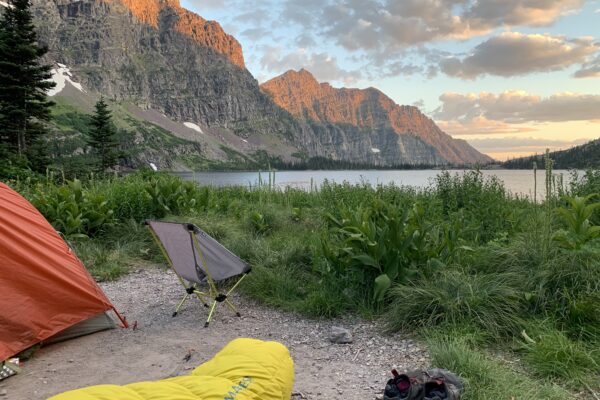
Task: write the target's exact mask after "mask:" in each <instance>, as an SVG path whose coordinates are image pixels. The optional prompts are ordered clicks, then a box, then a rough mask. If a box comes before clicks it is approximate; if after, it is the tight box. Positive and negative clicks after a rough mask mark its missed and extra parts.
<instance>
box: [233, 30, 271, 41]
mask: <svg viewBox="0 0 600 400" xmlns="http://www.w3.org/2000/svg"><path fill="white" fill-rule="evenodd" d="M269 33H270V32H269V31H267V30H266V29H264V28H248V29H245V30H243V31H241V32H240V35H241V36H244V37H247V38H248V39H250V40H253V41H258V40H259V39H260V38H262V37H264V36H266V35H268V34H269Z"/></svg>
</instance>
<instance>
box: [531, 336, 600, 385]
mask: <svg viewBox="0 0 600 400" xmlns="http://www.w3.org/2000/svg"><path fill="white" fill-rule="evenodd" d="M533 341H534V342H533V343H527V344H526V345H525V356H524V359H525V361H526V363H527V365H528V366H529V367H530V368H531V369H532V371H533V372H535V374H537V375H539V376H541V377H543V378H561V379H563V380H564V382H566V383H567V384H569V385H570V386H572V387H579V386H580V385H581V382H584V381H585V380H587V379H590V377H591V376H593V375H594V374H597V373H599V372H600V365H598V364H597V361H596V360H598V359H599V358H598V356H599V353H598V352H599V351H600V350H598V349H591V348H589V347H588V346H586V345H583V344H582V343H581V342H577V341H572V340H570V339H569V338H568V337H567V336H566V335H565V334H564V333H562V332H559V331H557V330H549V331H547V332H544V333H543V334H541V335H540V336H535V335H534V336H533Z"/></svg>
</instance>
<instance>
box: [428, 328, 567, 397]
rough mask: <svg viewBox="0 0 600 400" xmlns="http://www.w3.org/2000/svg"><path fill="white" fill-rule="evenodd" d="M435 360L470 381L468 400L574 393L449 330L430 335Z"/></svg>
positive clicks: (441, 366)
mask: <svg viewBox="0 0 600 400" xmlns="http://www.w3.org/2000/svg"><path fill="white" fill-rule="evenodd" d="M427 347H428V349H429V353H430V355H431V358H432V362H433V363H434V364H435V365H436V366H439V367H440V368H447V369H449V370H451V371H454V372H455V373H457V374H459V375H460V376H461V377H462V378H463V380H464V381H465V383H466V390H465V394H464V399H465V400H489V399H515V400H530V399H544V400H566V399H572V398H573V395H572V394H571V393H569V392H568V391H566V390H565V389H562V388H560V387H559V386H555V385H552V384H550V383H546V382H541V381H537V380H535V379H532V378H531V377H529V376H527V375H526V374H525V373H524V372H523V371H518V370H514V369H513V368H511V367H510V366H509V365H507V364H505V363H504V362H502V361H499V360H498V359H494V358H492V357H491V356H490V355H488V354H486V353H485V352H483V351H481V350H478V349H476V348H475V347H474V345H473V343H470V341H469V340H465V339H464V338H463V337H460V336H459V337H457V336H454V335H450V334H445V333H437V334H431V335H429V336H428V337H427Z"/></svg>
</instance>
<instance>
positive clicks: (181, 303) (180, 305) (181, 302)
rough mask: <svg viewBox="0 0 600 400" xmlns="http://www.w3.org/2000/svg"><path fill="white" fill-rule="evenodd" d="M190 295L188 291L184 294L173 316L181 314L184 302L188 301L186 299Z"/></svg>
mask: <svg viewBox="0 0 600 400" xmlns="http://www.w3.org/2000/svg"><path fill="white" fill-rule="evenodd" d="M189 296H190V295H189V294H188V293H186V294H185V296H183V299H181V301H180V302H179V304H178V305H177V308H176V309H175V312H174V313H173V317H176V316H177V314H179V310H180V309H181V307H182V306H183V304H184V303H185V302H186V300H187V299H188V297H189Z"/></svg>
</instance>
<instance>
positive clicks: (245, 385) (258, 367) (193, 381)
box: [48, 339, 294, 400]
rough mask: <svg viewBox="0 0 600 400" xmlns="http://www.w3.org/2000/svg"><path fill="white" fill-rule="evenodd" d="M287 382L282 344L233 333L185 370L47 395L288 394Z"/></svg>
mask: <svg viewBox="0 0 600 400" xmlns="http://www.w3.org/2000/svg"><path fill="white" fill-rule="evenodd" d="M293 384H294V363H293V361H292V358H291V357H290V354H289V351H288V350H287V348H286V347H285V346H283V345H282V344H280V343H277V342H263V341H260V340H255V339H236V340H234V341H232V342H231V343H229V344H228V345H227V346H225V348H223V350H221V351H220V352H219V353H218V354H217V355H216V356H215V357H214V358H213V359H212V360H210V361H208V362H206V363H205V364H202V365H200V366H199V367H198V368H196V369H195V370H194V371H192V373H191V374H190V375H187V376H180V377H176V378H170V379H165V380H162V381H157V382H140V383H134V384H130V385H125V386H117V385H99V386H91V387H88V388H84V389H78V390H72V391H69V392H65V393H63V394H59V395H57V396H54V397H51V398H50V399H48V400H108V399H111V400H173V399H177V400H217V399H222V400H289V399H290V398H291V395H292V387H293Z"/></svg>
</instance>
